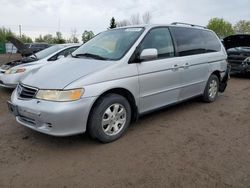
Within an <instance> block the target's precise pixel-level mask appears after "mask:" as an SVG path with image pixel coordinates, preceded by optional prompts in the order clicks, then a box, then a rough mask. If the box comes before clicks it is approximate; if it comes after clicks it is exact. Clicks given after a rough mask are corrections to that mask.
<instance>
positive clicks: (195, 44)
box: [171, 27, 206, 56]
mask: <svg viewBox="0 0 250 188" xmlns="http://www.w3.org/2000/svg"><path fill="white" fill-rule="evenodd" d="M171 31H172V33H173V36H174V38H175V41H176V44H177V49H178V53H179V55H180V56H186V55H195V54H201V53H205V51H206V50H205V47H204V42H203V39H202V36H201V32H200V30H199V29H192V28H181V27H173V28H171Z"/></svg>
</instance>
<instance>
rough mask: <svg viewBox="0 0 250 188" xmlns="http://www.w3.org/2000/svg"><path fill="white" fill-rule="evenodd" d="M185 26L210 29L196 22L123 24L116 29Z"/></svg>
mask: <svg viewBox="0 0 250 188" xmlns="http://www.w3.org/2000/svg"><path fill="white" fill-rule="evenodd" d="M164 26H165V27H184V28H194V29H201V30H209V29H207V28H206V27H203V26H198V25H194V24H190V25H187V24H185V23H184V24H181V23H180V24H140V25H129V26H123V27H117V28H114V29H121V28H135V27H144V28H146V29H150V28H154V27H164Z"/></svg>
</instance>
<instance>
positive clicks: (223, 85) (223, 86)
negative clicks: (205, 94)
mask: <svg viewBox="0 0 250 188" xmlns="http://www.w3.org/2000/svg"><path fill="white" fill-rule="evenodd" d="M230 71H231V66H230V65H229V64H228V66H227V70H226V72H225V74H224V76H223V78H222V79H221V81H220V87H219V92H224V91H225V90H226V88H227V82H228V80H229V79H230Z"/></svg>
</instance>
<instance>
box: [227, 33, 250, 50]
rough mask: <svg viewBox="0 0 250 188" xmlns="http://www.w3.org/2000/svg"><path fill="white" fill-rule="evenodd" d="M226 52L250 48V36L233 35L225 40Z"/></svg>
mask: <svg viewBox="0 0 250 188" xmlns="http://www.w3.org/2000/svg"><path fill="white" fill-rule="evenodd" d="M223 43H224V46H225V48H226V50H228V49H230V48H236V47H247V46H248V47H250V35H243V34H242V35H231V36H228V37H226V38H224V40H223Z"/></svg>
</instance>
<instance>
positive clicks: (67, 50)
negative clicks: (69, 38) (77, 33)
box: [57, 47, 78, 57]
mask: <svg viewBox="0 0 250 188" xmlns="http://www.w3.org/2000/svg"><path fill="white" fill-rule="evenodd" d="M77 48H78V47H72V48H68V49H66V50H63V51H61V52H60V53H59V54H57V56H60V55H63V56H65V57H66V56H68V55H69V54H71V53H72V52H73V51H75V50H76V49H77Z"/></svg>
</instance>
